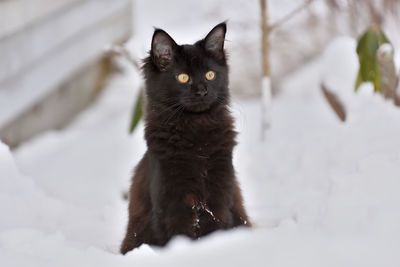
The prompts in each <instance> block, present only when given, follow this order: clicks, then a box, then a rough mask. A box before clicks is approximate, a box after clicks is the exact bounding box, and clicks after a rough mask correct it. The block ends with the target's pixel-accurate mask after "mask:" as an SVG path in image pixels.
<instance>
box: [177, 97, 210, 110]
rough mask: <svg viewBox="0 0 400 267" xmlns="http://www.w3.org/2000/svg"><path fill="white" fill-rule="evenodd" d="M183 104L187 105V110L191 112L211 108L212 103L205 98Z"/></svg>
mask: <svg viewBox="0 0 400 267" xmlns="http://www.w3.org/2000/svg"><path fill="white" fill-rule="evenodd" d="M182 104H183V106H184V107H185V110H187V111H189V112H196V113H199V112H204V111H207V110H209V109H210V106H211V104H210V103H207V102H205V101H203V100H199V101H190V102H189V101H187V102H184V103H182Z"/></svg>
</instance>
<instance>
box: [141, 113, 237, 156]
mask: <svg viewBox="0 0 400 267" xmlns="http://www.w3.org/2000/svg"><path fill="white" fill-rule="evenodd" d="M232 122H233V119H232V118H231V116H230V115H229V114H223V115H219V116H216V115H212V114H204V115H197V116H184V117H180V118H178V119H176V120H173V121H171V122H169V123H167V124H161V123H159V124H157V123H153V124H148V125H147V128H146V139H147V141H148V147H149V149H150V150H152V151H154V152H155V154H156V155H157V156H159V157H160V158H174V157H176V156H178V157H179V156H186V157H187V160H188V161H189V160H196V158H197V159H198V161H200V162H201V161H205V160H210V159H211V158H212V157H213V155H215V154H217V153H218V152H225V153H228V154H229V153H231V151H232V149H233V146H234V145H235V140H234V139H235V136H236V132H235V131H234V129H233V123H232Z"/></svg>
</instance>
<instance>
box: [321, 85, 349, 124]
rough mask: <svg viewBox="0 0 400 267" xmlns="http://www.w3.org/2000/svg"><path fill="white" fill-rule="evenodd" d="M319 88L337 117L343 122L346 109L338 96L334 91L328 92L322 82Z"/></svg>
mask: <svg viewBox="0 0 400 267" xmlns="http://www.w3.org/2000/svg"><path fill="white" fill-rule="evenodd" d="M321 90H322V92H323V93H324V96H325V99H326V100H327V101H328V103H329V105H330V106H331V108H332V109H333V111H335V113H336V115H337V116H338V118H339V119H340V120H341V121H343V122H344V121H346V110H345V108H344V106H343V104H342V103H341V101H340V100H339V98H338V97H337V96H336V95H335V94H334V93H332V92H330V91H329V90H328V89H327V88H326V86H325V85H324V84H321Z"/></svg>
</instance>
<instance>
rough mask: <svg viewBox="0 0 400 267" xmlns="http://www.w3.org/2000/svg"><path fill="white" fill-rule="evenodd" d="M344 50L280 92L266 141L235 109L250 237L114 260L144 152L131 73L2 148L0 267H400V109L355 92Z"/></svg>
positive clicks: (349, 43)
mask: <svg viewBox="0 0 400 267" xmlns="http://www.w3.org/2000/svg"><path fill="white" fill-rule="evenodd" d="M354 48H355V41H354V40H351V39H348V38H341V39H338V40H336V41H334V42H333V43H332V45H331V46H330V47H328V48H327V50H326V52H325V53H324V54H323V55H322V56H321V57H320V58H318V59H317V60H315V61H313V62H312V63H310V64H308V65H306V66H304V68H302V69H301V70H299V71H298V72H296V73H294V74H293V75H291V76H290V77H288V78H287V79H286V80H285V81H284V83H283V86H282V92H281V94H280V95H279V96H278V97H276V98H275V99H274V100H273V102H272V106H271V126H270V128H269V129H268V131H267V133H266V135H265V140H264V142H261V141H260V133H261V129H260V120H261V118H260V115H261V114H260V105H259V102H258V101H257V100H247V101H243V100H234V101H233V104H232V111H233V113H234V115H235V117H236V125H237V129H238V131H239V132H240V135H239V145H238V146H237V148H236V150H235V154H234V165H235V167H236V169H237V173H238V177H239V180H240V182H241V184H242V189H243V193H244V197H245V201H246V207H247V208H248V211H249V215H250V217H251V218H252V221H253V223H254V225H255V226H254V228H253V229H252V230H243V229H238V230H233V231H228V232H221V233H216V234H213V235H211V236H209V237H206V238H203V239H202V240H200V241H196V242H192V241H189V240H187V239H185V238H182V237H180V238H176V239H175V240H173V241H172V242H171V243H170V244H169V246H168V247H167V248H166V249H156V250H155V249H153V248H150V247H148V246H142V247H141V248H139V249H137V250H134V251H132V252H130V253H129V254H127V255H126V256H121V255H119V254H118V246H119V244H120V241H121V239H122V238H123V235H124V232H125V227H126V223H127V202H126V201H125V200H124V199H123V193H124V192H125V191H126V190H127V188H128V186H129V180H130V175H131V171H132V169H133V167H134V165H135V164H136V163H137V162H138V160H139V159H140V157H141V155H142V154H143V152H144V151H145V143H144V140H143V125H140V126H139V129H138V130H137V131H136V132H135V133H134V134H133V135H132V136H129V135H128V134H127V132H128V122H129V116H130V112H131V108H132V103H133V101H134V97H135V95H136V91H135V90H132V88H136V87H137V85H138V83H139V77H138V75H137V74H136V73H135V72H134V71H133V70H131V69H129V68H128V69H127V70H126V72H125V73H123V74H118V75H115V77H113V78H112V79H111V80H110V81H109V84H108V86H107V90H106V92H105V93H104V94H103V95H102V96H101V98H100V99H99V100H98V102H97V103H96V104H95V105H94V106H93V107H92V108H90V109H89V110H87V111H86V112H85V113H84V114H83V115H82V116H80V117H79V118H78V119H77V120H76V121H75V122H74V123H73V124H72V125H71V126H70V127H68V128H67V129H65V130H63V131H58V132H56V131H55V132H48V133H45V134H43V135H41V136H39V137H37V138H35V139H34V140H32V141H30V142H28V143H26V144H24V145H23V146H21V147H20V148H19V149H18V150H16V151H13V152H10V151H9V149H8V148H7V147H6V146H5V145H4V144H2V143H0V218H1V219H0V264H1V266H7V267H8V266H207V265H208V266H217V265H218V266H307V267H311V266H316V267H320V266H351V267H353V266H363V267H365V266H400V227H399V225H400V205H399V204H400V194H399V189H400V110H399V109H398V108H395V107H394V106H393V105H392V104H391V103H388V102H386V101H385V100H383V98H382V97H381V96H379V95H373V94H372V93H371V90H370V88H369V86H368V85H366V86H364V87H363V88H361V92H360V93H358V94H354V93H353V85H354V81H355V77H356V72H357V68H358V65H357V58H356V55H355V49H354ZM321 81H324V82H325V83H326V84H327V86H328V87H329V88H330V89H332V90H335V92H336V93H337V94H338V96H339V97H340V98H341V99H342V100H343V103H344V104H345V105H346V108H347V112H348V117H347V121H346V122H345V123H341V122H340V121H339V120H338V119H337V118H336V117H335V115H334V113H333V111H332V110H331V109H330V108H329V107H328V105H327V103H326V101H325V99H324V98H323V95H322V94H321V93H320V88H319V87H320V82H321Z"/></svg>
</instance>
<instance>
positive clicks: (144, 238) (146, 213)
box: [120, 159, 152, 254]
mask: <svg viewBox="0 0 400 267" xmlns="http://www.w3.org/2000/svg"><path fill="white" fill-rule="evenodd" d="M144 160H145V159H143V160H142V161H141V162H140V163H139V165H138V167H137V168H136V171H135V175H134V177H133V183H132V186H131V189H130V192H129V222H128V227H127V231H126V235H125V238H124V240H123V242H122V244H121V248H120V252H121V253H122V254H126V253H127V252H128V251H130V250H132V249H134V248H136V247H139V246H140V245H141V244H143V243H147V242H148V241H149V240H151V235H152V233H151V228H150V221H151V202H150V197H149V192H148V186H147V183H148V181H147V180H146V173H145V168H143V162H144Z"/></svg>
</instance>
